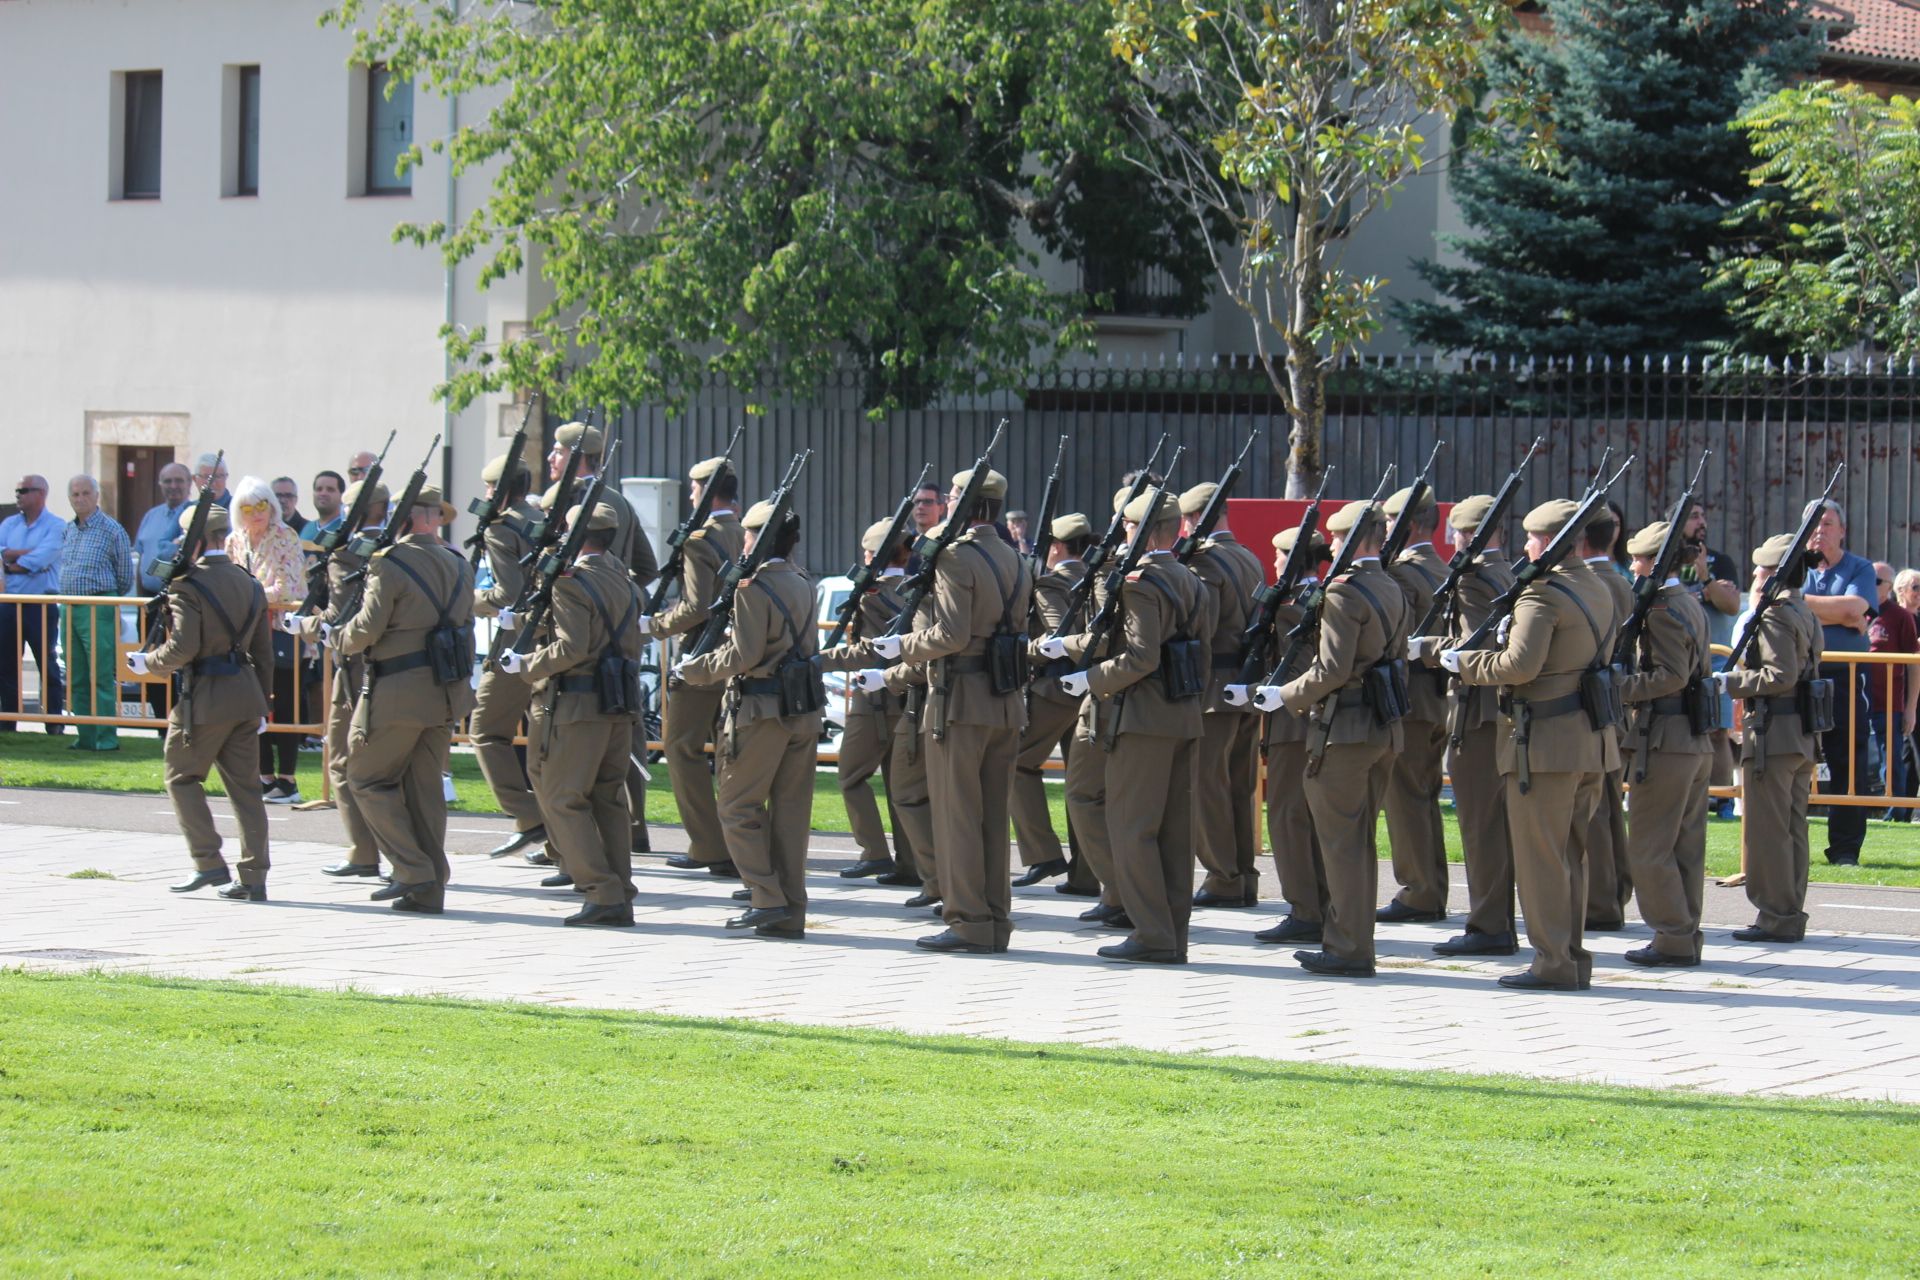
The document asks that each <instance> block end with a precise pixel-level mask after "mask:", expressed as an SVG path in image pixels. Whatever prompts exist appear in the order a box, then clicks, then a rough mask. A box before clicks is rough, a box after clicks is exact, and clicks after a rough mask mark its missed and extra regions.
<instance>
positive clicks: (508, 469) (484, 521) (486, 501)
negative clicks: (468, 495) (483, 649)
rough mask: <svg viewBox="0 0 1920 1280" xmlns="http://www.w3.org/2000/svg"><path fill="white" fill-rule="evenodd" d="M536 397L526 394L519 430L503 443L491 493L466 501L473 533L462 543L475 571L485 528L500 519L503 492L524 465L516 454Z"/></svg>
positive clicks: (524, 439) (484, 550)
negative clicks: (503, 456) (504, 450)
mask: <svg viewBox="0 0 1920 1280" xmlns="http://www.w3.org/2000/svg"><path fill="white" fill-rule="evenodd" d="M539 400H540V397H539V396H538V395H532V396H529V397H527V411H526V412H525V413H523V414H521V415H520V429H519V430H518V431H516V432H514V433H513V439H512V440H510V441H508V442H507V465H506V466H504V467H502V468H501V469H500V478H499V479H498V480H497V481H495V482H494V486H493V496H492V497H490V498H475V499H474V500H473V501H472V502H470V503H468V504H467V510H468V511H469V512H471V513H472V514H473V515H474V516H476V517H477V520H476V522H475V524H474V528H473V536H472V537H470V538H468V539H467V541H466V543H465V544H464V545H466V546H468V547H471V548H472V551H471V553H470V554H469V555H468V556H467V563H468V564H470V565H472V566H473V569H474V572H475V573H478V572H479V571H480V557H481V556H483V555H485V554H486V553H487V530H488V529H490V528H492V527H493V523H494V521H496V520H498V519H499V518H500V515H501V512H502V510H503V509H504V508H505V507H506V505H507V501H506V495H507V494H509V493H511V492H512V491H513V482H514V481H515V480H516V479H518V478H519V473H520V472H521V471H522V470H523V469H524V468H525V465H526V464H525V463H523V462H522V461H521V460H520V455H521V454H522V453H524V452H526V448H527V423H528V421H529V420H531V419H532V417H533V406H534V405H535V404H537V403H539Z"/></svg>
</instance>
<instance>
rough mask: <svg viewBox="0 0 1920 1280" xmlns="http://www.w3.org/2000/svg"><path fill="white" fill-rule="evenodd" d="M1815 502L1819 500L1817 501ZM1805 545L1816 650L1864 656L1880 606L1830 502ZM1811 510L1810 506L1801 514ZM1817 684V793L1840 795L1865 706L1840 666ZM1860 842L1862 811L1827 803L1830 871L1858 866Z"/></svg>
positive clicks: (1823, 667) (1862, 729)
mask: <svg viewBox="0 0 1920 1280" xmlns="http://www.w3.org/2000/svg"><path fill="white" fill-rule="evenodd" d="M1816 501H1818V500H1816ZM1825 506H1826V509H1825V510H1824V511H1822V512H1820V521H1819V523H1818V524H1816V525H1815V526H1814V530H1813V534H1812V536H1810V537H1809V538H1808V539H1807V550H1808V551H1810V552H1812V553H1814V560H1813V564H1812V567H1811V568H1809V569H1808V571H1807V581H1806V587H1805V595H1806V601H1807V607H1808V608H1809V609H1812V610H1813V616H1814V617H1816V618H1818V619H1819V620H1820V631H1821V635H1822V640H1821V645H1822V648H1823V649H1824V650H1825V651H1826V652H1827V653H1840V654H1846V653H1865V652H1866V651H1867V644H1868V640H1867V630H1868V628H1869V627H1870V626H1871V625H1872V622H1873V615H1874V612H1875V610H1876V609H1877V607H1878V604H1879V592H1878V590H1877V589H1876V587H1875V584H1874V580H1873V564H1872V562H1871V561H1869V560H1867V559H1866V558H1865V557H1864V556H1857V555H1855V554H1854V553H1853V552H1851V551H1849V550H1847V512H1846V508H1844V507H1842V506H1841V505H1840V504H1839V503H1838V502H1835V501H1833V500H1832V499H1831V498H1829V499H1826V500H1825ZM1812 509H1813V508H1812V506H1811V505H1810V506H1809V508H1808V510H1809V511H1811V510H1812ZM1820 676H1821V678H1822V679H1828V680H1832V681H1833V687H1834V699H1833V732H1831V733H1829V734H1826V735H1825V736H1824V738H1823V739H1822V741H1821V750H1822V753H1823V754H1824V755H1825V756H1826V763H1825V765H1824V766H1823V770H1822V772H1823V774H1824V776H1823V777H1822V779H1821V785H1820V787H1819V788H1818V789H1819V790H1824V791H1829V792H1832V793H1835V794H1844V793H1846V792H1848V791H1850V790H1851V789H1852V784H1853V773H1854V768H1853V766H1854V761H1855V760H1856V758H1858V757H1863V756H1865V755H1866V741H1867V726H1866V717H1865V711H1866V708H1865V706H1864V705H1863V704H1862V702H1861V697H1860V683H1861V682H1860V680H1859V679H1858V678H1856V677H1855V676H1854V675H1853V674H1852V669H1851V668H1850V667H1848V666H1847V665H1846V664H1845V663H1841V662H1823V663H1821V664H1820ZM1866 838H1867V811H1866V810H1865V809H1863V808H1861V807H1860V806H1859V805H1832V806H1829V807H1828V809H1827V849H1826V854H1827V861H1828V862H1830V863H1832V864H1833V865H1834V866H1837V867H1857V866H1859V865H1860V846H1861V845H1862V844H1863V843H1865V841H1866Z"/></svg>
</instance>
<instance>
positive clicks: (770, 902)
mask: <svg viewBox="0 0 1920 1280" xmlns="http://www.w3.org/2000/svg"><path fill="white" fill-rule="evenodd" d="M773 513H774V504H773V503H771V502H758V503H755V504H754V505H753V507H752V509H751V510H749V511H748V512H747V515H746V519H744V520H742V521H741V527H742V528H743V529H744V530H745V532H746V535H747V547H746V549H747V550H748V551H751V550H752V549H753V547H754V545H755V544H756V543H757V542H758V540H759V539H761V538H770V539H772V540H773V541H772V546H771V548H770V550H771V555H770V556H769V557H768V559H767V560H766V562H765V563H764V564H762V565H761V567H760V569H759V571H758V572H757V573H755V574H754V575H753V577H752V578H750V579H748V580H747V581H745V582H743V583H741V584H740V590H739V593H738V594H737V595H736V596H735V598H734V605H733V626H732V628H731V630H730V631H729V632H728V635H727V638H726V639H725V640H724V641H722V642H721V643H720V645H719V646H718V647H716V648H715V649H713V650H712V651H711V652H709V653H705V654H702V655H701V656H700V657H698V658H688V659H683V660H682V661H681V662H680V663H679V665H677V666H676V667H675V668H674V671H675V672H676V673H677V674H678V676H679V677H680V678H681V679H682V680H684V681H686V682H687V683H688V684H692V685H703V686H704V685H716V684H720V683H723V682H724V683H725V684H726V697H725V699H724V701H723V702H722V704H721V711H720V743H719V747H720V795H719V813H720V825H721V829H722V831H723V832H724V833H725V836H726V842H727V852H728V854H729V856H730V858H731V860H732V862H733V865H734V866H735V867H737V868H738V869H739V872H740V878H741V879H743V880H745V881H746V882H747V890H748V893H749V902H750V905H749V907H748V909H747V910H746V911H744V912H742V913H741V914H740V915H738V916H735V917H733V918H732V919H730V920H728V921H727V928H729V929H752V930H753V931H754V933H755V934H757V935H758V936H760V937H763V938H800V937H804V936H805V935H806V925H807V832H808V830H809V824H810V822H811V821H812V817H813V767H814V751H815V746H816V744H818V742H819V740H820V711H819V709H818V708H817V707H816V709H814V710H812V711H806V712H789V711H787V710H784V709H783V707H784V703H783V700H782V695H781V687H782V680H781V678H780V674H779V673H780V669H781V667H782V665H783V664H785V663H786V662H788V661H790V660H791V659H792V658H794V657H797V658H800V659H803V660H804V659H807V658H809V657H810V656H811V655H812V654H813V652H814V650H815V646H816V645H817V644H818V641H817V639H816V638H815V637H816V636H817V635H818V631H817V629H816V622H817V619H818V606H817V604H816V602H815V599H814V593H813V584H812V583H811V582H809V581H808V580H807V578H806V575H804V574H802V573H801V572H800V571H799V570H798V569H797V568H795V567H794V566H793V565H792V564H791V563H789V561H788V559H787V557H789V556H791V555H792V554H793V549H794V547H795V546H796V545H797V544H798V543H799V541H800V517H799V516H797V515H794V514H792V513H791V512H789V513H788V515H787V518H786V520H785V521H784V522H783V524H782V526H781V527H780V528H777V529H776V528H769V527H768V523H769V521H771V519H772V517H773ZM810 665H811V664H809V666H810Z"/></svg>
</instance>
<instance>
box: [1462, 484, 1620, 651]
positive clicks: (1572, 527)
mask: <svg viewBox="0 0 1920 1280" xmlns="http://www.w3.org/2000/svg"><path fill="white" fill-rule="evenodd" d="M1611 454H1612V449H1611V448H1609V449H1608V450H1607V452H1606V453H1603V454H1601V455H1600V456H1601V461H1602V462H1605V461H1606V460H1607V459H1608V458H1609V457H1610V456H1611ZM1632 465H1633V458H1632V457H1631V456H1629V457H1628V458H1627V460H1626V461H1625V462H1623V463H1621V464H1620V469H1619V470H1618V471H1616V472H1614V473H1613V474H1612V475H1611V476H1608V475H1606V473H1605V472H1604V471H1598V472H1595V473H1594V477H1593V483H1592V484H1590V485H1588V486H1587V492H1586V495H1585V496H1584V497H1583V498H1581V499H1580V505H1579V506H1578V507H1576V508H1575V509H1574V512H1573V516H1572V518H1571V519H1569V520H1568V521H1567V522H1566V523H1565V524H1564V525H1562V526H1560V532H1558V533H1556V534H1554V535H1553V541H1551V542H1549V543H1548V544H1547V545H1546V549H1545V550H1543V551H1542V552H1541V553H1540V554H1539V555H1538V556H1537V557H1535V558H1534V559H1532V560H1523V561H1521V563H1520V566H1519V567H1518V568H1517V569H1515V570H1514V572H1513V585H1512V586H1511V587H1508V588H1507V589H1506V590H1505V591H1503V592H1501V593H1500V595H1499V597H1498V598H1497V599H1495V600H1494V602H1493V607H1492V608H1491V609H1490V610H1489V611H1488V613H1487V616H1486V619H1485V620H1484V621H1482V622H1481V624H1480V625H1479V626H1477V627H1475V628H1474V630H1473V634H1472V635H1470V636H1468V637H1467V638H1466V639H1465V640H1462V641H1461V642H1460V643H1459V644H1458V645H1456V646H1454V647H1455V648H1458V649H1479V648H1483V647H1485V645H1486V643H1487V637H1489V636H1491V635H1492V634H1493V633H1494V631H1495V630H1496V629H1497V628H1498V627H1499V626H1500V624H1501V623H1502V622H1504V621H1505V620H1506V618H1507V615H1508V614H1510V613H1512V612H1513V606H1514V605H1515V604H1517V603H1519V600H1520V593H1521V592H1522V591H1525V590H1526V589H1527V587H1528V586H1529V585H1530V584H1531V583H1534V582H1537V581H1539V580H1540V579H1541V578H1544V577H1545V576H1546V575H1547V574H1549V573H1551V572H1552V571H1553V568H1554V566H1555V565H1558V564H1559V563H1560V562H1561V561H1562V560H1565V559H1566V558H1567V556H1568V555H1569V554H1570V553H1571V552H1572V551H1573V549H1574V548H1575V547H1577V546H1579V545H1580V539H1581V537H1582V536H1583V535H1584V534H1585V532H1586V528H1587V520H1588V519H1589V518H1590V517H1591V516H1592V515H1593V509H1594V508H1595V507H1597V506H1599V505H1600V502H1601V500H1602V499H1603V498H1605V497H1606V496H1607V490H1609V489H1611V488H1612V487H1613V486H1614V485H1615V484H1616V483H1618V482H1619V480H1620V477H1621V476H1623V475H1625V474H1626V473H1627V468H1629V467H1631V466H1632Z"/></svg>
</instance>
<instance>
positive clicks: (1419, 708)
mask: <svg viewBox="0 0 1920 1280" xmlns="http://www.w3.org/2000/svg"><path fill="white" fill-rule="evenodd" d="M1412 496H1413V489H1412V487H1411V486H1409V487H1408V488H1405V489H1402V490H1400V491H1399V492H1397V493H1395V494H1393V495H1392V496H1391V497H1389V498H1388V499H1387V500H1386V502H1385V503H1384V504H1383V506H1382V509H1383V510H1384V511H1385V512H1386V513H1387V518H1388V519H1389V520H1391V521H1394V522H1396V523H1398V522H1402V521H1404V522H1405V523H1406V524H1407V526H1408V532H1409V534H1410V537H1409V539H1408V542H1407V546H1406V549H1405V550H1404V551H1402V552H1401V553H1400V556H1399V558H1398V559H1396V560H1395V561H1394V562H1393V563H1392V564H1391V565H1389V566H1388V567H1387V572H1388V573H1390V574H1392V575H1393V580H1394V581H1395V582H1397V583H1399V584H1400V590H1401V591H1402V592H1404V593H1405V595H1406V599H1407V625H1408V626H1410V627H1411V626H1418V625H1419V623H1420V620H1421V619H1422V618H1424V617H1426V616H1427V610H1428V609H1429V608H1430V607H1431V606H1432V604H1433V596H1434V593H1435V592H1436V591H1438V590H1439V589H1440V586H1441V584H1442V583H1444V582H1445V581H1446V580H1447V562H1446V561H1445V560H1444V559H1442V558H1441V556H1440V554H1439V552H1437V551H1435V550H1434V549H1433V531H1434V528H1435V526H1436V525H1437V524H1438V522H1439V518H1440V508H1439V506H1438V505H1437V504H1436V503H1435V501H1434V498H1433V493H1432V491H1431V490H1429V491H1428V492H1427V495H1426V497H1425V498H1424V499H1423V500H1422V501H1421V503H1420V505H1419V506H1418V507H1415V508H1414V509H1413V510H1411V511H1409V510H1408V509H1407V501H1408V499H1410V498H1411V497H1412ZM1389 532H1391V530H1389ZM1428 634H1431V632H1429V633H1428ZM1407 689H1408V692H1409V693H1410V694H1411V695H1412V702H1413V709H1412V710H1411V711H1409V712H1408V713H1407V715H1406V718H1405V719H1403V720H1402V721H1401V722H1400V729H1401V733H1402V734H1403V735H1404V737H1405V739H1406V746H1405V748H1404V749H1403V750H1401V751H1400V752H1399V753H1398V754H1397V755H1395V756H1394V758H1393V770H1392V772H1391V773H1390V774H1389V775H1388V778H1387V799H1386V810H1387V842H1388V844H1389V845H1390V846H1391V847H1392V850H1393V878H1394V879H1395V880H1397V881H1399V882H1400V891H1399V892H1398V893H1396V894H1395V895H1394V896H1393V899H1392V901H1390V902H1388V903H1387V904H1386V905H1385V906H1384V907H1381V908H1380V911H1379V919H1380V920H1382V921H1384V922H1386V923H1389V924H1391V923H1397V922H1401V921H1434V920H1444V919H1446V918H1447V887H1448V876H1447V839H1446V829H1445V827H1444V826H1443V825H1442V824H1441V821H1440V779H1441V772H1442V770H1443V769H1444V767H1445V765H1446V753H1447V696H1446V677H1445V674H1444V673H1441V672H1431V671H1428V670H1426V669H1425V668H1421V667H1414V668H1411V669H1410V670H1409V671H1408V674H1407Z"/></svg>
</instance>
